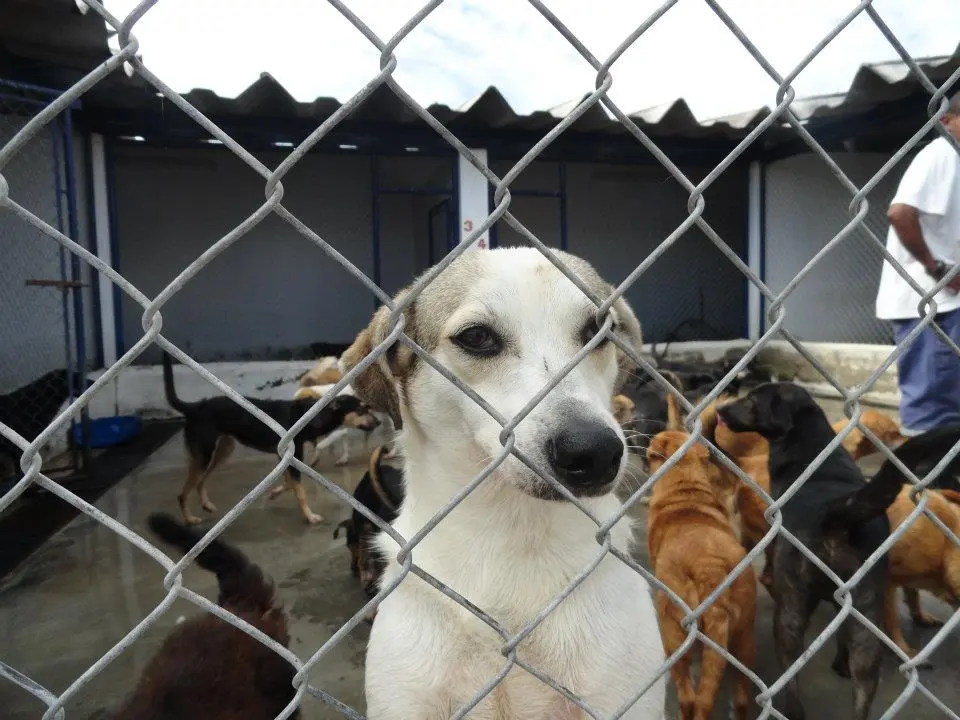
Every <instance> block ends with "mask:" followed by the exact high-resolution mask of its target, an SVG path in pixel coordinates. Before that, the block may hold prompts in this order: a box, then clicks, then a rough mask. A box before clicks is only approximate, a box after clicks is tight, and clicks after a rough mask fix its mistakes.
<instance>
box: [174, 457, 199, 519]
mask: <svg viewBox="0 0 960 720" xmlns="http://www.w3.org/2000/svg"><path fill="white" fill-rule="evenodd" d="M202 478H203V467H202V466H201V461H200V460H197V459H195V458H194V457H193V455H192V454H191V455H190V464H189V467H188V469H187V479H186V481H185V482H184V483H183V489H182V490H181V491H180V494H179V495H177V503H178V504H179V505H180V513H181V514H182V515H183V521H184V522H185V523H188V524H190V525H196V524H198V523H200V522H203V521H202V520H201V519H200V518H198V517H197V516H196V515H191V514H190V510H189V507H188V506H189V501H190V493H191V492H193V490H194V488H196V487H197V485H198V484H199V483H200V480H201V479H202Z"/></svg>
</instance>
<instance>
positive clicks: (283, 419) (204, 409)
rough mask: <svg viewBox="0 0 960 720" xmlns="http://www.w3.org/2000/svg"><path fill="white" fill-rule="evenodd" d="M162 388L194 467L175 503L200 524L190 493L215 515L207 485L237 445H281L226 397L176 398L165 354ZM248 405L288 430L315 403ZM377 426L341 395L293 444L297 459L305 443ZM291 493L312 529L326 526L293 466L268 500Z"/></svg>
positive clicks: (267, 448)
mask: <svg viewBox="0 0 960 720" xmlns="http://www.w3.org/2000/svg"><path fill="white" fill-rule="evenodd" d="M163 386H164V390H165V391H166V394H167V402H168V403H169V404H170V407H172V408H173V409H174V410H177V411H179V412H181V413H183V416H184V420H185V424H184V428H183V436H184V442H185V443H186V447H187V454H188V455H189V457H190V464H189V472H188V474H187V480H186V482H185V483H184V486H183V491H182V492H181V493H180V495H178V496H177V500H178V502H179V503H180V511H181V512H182V513H183V519H184V520H185V521H186V522H188V523H190V524H196V523H198V522H200V518H198V517H195V516H193V515H191V514H190V512H189V510H188V509H187V499H188V497H189V495H190V492H191V491H192V490H196V491H197V494H198V495H199V496H200V504H201V506H202V507H203V509H204V510H205V511H207V512H216V507H214V505H213V503H212V502H210V498H209V497H208V496H207V492H206V488H205V487H204V483H205V482H206V479H207V476H209V475H210V473H211V472H212V471H213V470H214V468H216V467H217V466H218V465H220V464H221V463H223V462H224V461H225V460H226V459H227V458H228V457H229V456H230V453H231V452H233V449H234V447H235V446H236V442H239V443H241V444H243V445H246V446H247V447H249V448H252V449H254V450H259V451H260V452H265V453H276V452H277V445H278V444H279V441H280V439H279V437H278V436H277V435H276V434H275V433H274V432H273V431H272V430H271V429H270V428H268V427H267V426H266V425H264V424H263V423H262V422H260V421H259V420H257V419H256V418H255V417H253V415H251V414H250V413H248V412H247V411H246V410H244V409H243V408H242V407H240V406H239V405H237V404H236V403H235V402H234V401H233V400H231V399H230V398H228V397H223V396H218V397H211V398H205V399H203V400H198V401H196V402H185V401H183V400H181V399H180V398H178V397H177V392H176V389H175V388H174V384H173V364H172V360H171V358H170V356H169V355H168V354H167V353H164V354H163ZM246 399H247V401H249V402H250V403H252V404H253V405H255V406H256V407H258V408H259V409H260V410H262V411H263V412H264V413H266V414H267V415H268V416H270V417H271V418H273V419H274V420H276V421H277V422H278V423H279V424H280V425H281V426H283V427H284V428H290V427H291V426H293V425H294V423H296V422H297V421H298V420H299V419H300V418H301V417H303V415H304V414H305V413H306V412H307V411H308V410H309V409H310V408H312V407H313V405H314V403H315V402H316V401H315V400H313V399H303V400H263V399H258V398H249V397H248V398H246ZM379 424H380V421H379V420H377V418H376V417H375V416H374V414H373V412H372V411H371V410H370V408H369V407H367V406H366V405H365V404H364V403H362V402H361V401H360V400H358V399H357V398H356V397H354V396H352V395H340V396H338V397H335V398H334V399H333V400H332V401H331V402H330V404H329V405H327V406H326V407H325V408H324V409H323V410H321V411H320V412H319V413H317V416H316V417H315V418H313V420H312V421H311V422H309V423H308V424H307V425H306V426H305V427H304V428H303V430H301V431H300V432H299V434H297V436H296V437H295V438H294V457H296V458H297V459H298V460H302V459H303V445H304V443H305V442H308V441H309V442H316V441H317V440H318V439H320V438H322V437H324V436H326V435H329V434H330V433H331V432H333V431H334V430H336V429H337V428H340V427H351V428H356V429H358V430H364V431H367V432H369V431H371V430H373V429H374V428H376V427H377V426H378V425H379ZM235 441H236V442H235ZM289 489H293V491H294V493H295V494H296V497H297V503H298V504H299V505H300V510H301V512H302V513H303V515H304V517H305V518H306V519H307V521H308V522H309V523H311V524H313V523H318V522H320V521H322V520H323V518H322V517H321V516H320V515H317V514H316V513H314V512H313V511H312V510H311V509H310V506H309V505H308V504H307V493H306V490H305V489H304V487H303V485H302V483H301V482H300V471H299V470H298V469H297V468H295V467H292V466H291V467H290V468H289V469H288V470H287V473H286V476H285V478H284V483H283V485H281V486H278V487H275V488H273V489H272V490H271V491H270V493H269V495H268V497H269V498H271V499H272V498H275V497H276V496H277V495H279V494H280V493H282V492H284V491H285V490H289Z"/></svg>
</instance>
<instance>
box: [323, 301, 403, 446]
mask: <svg viewBox="0 0 960 720" xmlns="http://www.w3.org/2000/svg"><path fill="white" fill-rule="evenodd" d="M398 299H399V296H398ZM411 316H412V313H407V314H406V319H407V321H408V323H407V325H406V326H405V327H404V334H406V335H407V336H409V337H411V338H414V339H415V337H414V333H413V328H411V327H410V326H409V319H410V317H411ZM389 321H390V308H388V307H387V306H386V305H384V306H383V307H381V308H380V309H379V310H377V311H376V312H375V313H374V315H373V319H372V320H371V321H370V324H369V325H368V326H367V327H366V328H365V329H363V330H362V331H361V332H360V334H359V335H357V338H356V340H354V341H353V344H352V345H351V346H350V347H349V348H347V349H346V351H344V353H343V355H342V356H341V358H340V367H341V369H342V370H343V372H344V373H346V372H349V371H350V370H351V369H353V368H354V367H356V366H357V365H359V364H360V362H361V361H362V360H363V359H364V358H365V357H367V356H368V355H369V354H370V353H371V352H373V349H374V348H375V347H376V346H377V345H379V344H380V343H382V342H383V340H384V339H385V338H386V336H387V335H389V334H390V327H388V323H389ZM413 358H414V354H413V351H412V350H411V349H410V348H408V347H407V346H406V345H404V344H402V343H401V342H399V341H398V342H396V343H394V344H393V345H392V346H391V347H390V348H388V349H387V351H386V352H385V353H383V354H382V355H381V356H380V357H378V358H377V359H376V361H375V362H373V363H372V364H371V365H370V366H369V367H368V368H367V369H366V370H364V371H363V372H362V373H360V375H359V376H357V378H356V379H355V380H354V381H353V382H352V383H351V385H352V387H353V389H354V390H355V391H356V393H357V395H358V396H359V397H360V399H361V400H363V401H364V402H365V403H367V404H368V405H370V406H371V407H373V408H374V409H376V410H380V411H382V412H385V413H387V414H388V415H389V416H390V419H391V420H392V421H393V426H394V428H396V429H397V430H400V429H401V428H402V427H403V420H402V419H401V416H400V394H399V392H398V390H397V384H398V383H399V382H400V381H402V380H403V379H404V378H405V377H406V375H407V374H408V373H409V371H410V368H411V366H412V365H413Z"/></svg>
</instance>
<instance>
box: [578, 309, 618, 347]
mask: <svg viewBox="0 0 960 720" xmlns="http://www.w3.org/2000/svg"><path fill="white" fill-rule="evenodd" d="M616 329H617V324H616V323H614V324H613V325H612V326H611V330H616ZM598 332H600V325H598V324H597V318H596V317H593V316H591V317H590V319H589V320H587V324H586V325H584V326H583V329H582V330H581V331H580V342H581V343H583V344H584V345H586V344H587V343H588V342H590V341H591V340H593V336H594V335H596V334H597V333H598ZM608 342H610V338H608V337H606V336H604V338H603V340H601V341H600V344H599V345H597V347H596V349H597V350H599V349H600V348H602V347H603V346H604V344H605V343H608Z"/></svg>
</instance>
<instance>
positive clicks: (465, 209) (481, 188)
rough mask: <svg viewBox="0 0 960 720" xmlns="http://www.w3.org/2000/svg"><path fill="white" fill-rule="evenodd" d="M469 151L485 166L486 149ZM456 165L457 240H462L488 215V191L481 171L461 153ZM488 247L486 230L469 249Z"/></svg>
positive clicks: (484, 248) (488, 233) (488, 234)
mask: <svg viewBox="0 0 960 720" xmlns="http://www.w3.org/2000/svg"><path fill="white" fill-rule="evenodd" d="M471 152H472V153H473V154H474V155H476V157H477V158H478V159H479V160H480V161H481V162H482V163H483V164H484V166H486V164H487V151H486V150H485V149H480V150H471ZM457 166H458V173H459V178H458V180H459V181H458V183H457V186H458V188H459V191H460V197H459V208H460V233H459V235H460V240H459V242H463V241H464V240H466V239H467V236H468V235H469V234H470V233H472V232H473V231H474V229H475V228H477V227H478V226H479V225H480V223H481V222H483V221H484V220H485V219H486V218H487V217H488V216H489V215H490V193H489V191H488V183H487V179H486V178H485V177H484V176H483V173H481V172H480V171H479V170H477V168H475V167H474V166H473V165H471V164H470V161H469V160H467V158H465V157H464V156H463V155H462V154H461V155H457ZM489 247H490V232H489V230H488V231H487V232H484V233H483V234H482V235H480V237H478V238H477V239H476V240H475V241H474V242H473V244H472V245H471V246H470V250H486V249H488V248H489Z"/></svg>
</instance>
